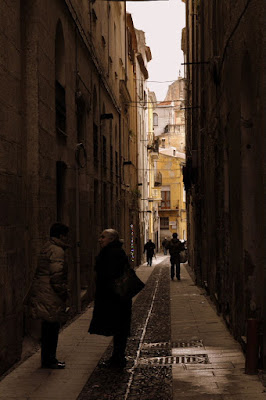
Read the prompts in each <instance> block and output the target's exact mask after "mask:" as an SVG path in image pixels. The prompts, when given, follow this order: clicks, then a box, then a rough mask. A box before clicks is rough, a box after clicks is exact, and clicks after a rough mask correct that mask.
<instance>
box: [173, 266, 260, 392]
mask: <svg viewBox="0 0 266 400" xmlns="http://www.w3.org/2000/svg"><path fill="white" fill-rule="evenodd" d="M188 269H189V267H187V268H186V267H185V266H184V265H183V264H181V281H180V282H179V281H173V282H170V291H171V329H172V342H173V343H178V342H180V341H184V342H186V341H187V342H189V341H191V340H195V341H196V340H201V341H202V343H203V346H202V347H198V348H197V349H196V348H195V347H193V348H192V347H190V348H183V349H180V348H173V349H172V355H173V356H174V355H181V354H193V355H195V354H200V355H202V354H207V356H208V358H209V361H210V363H209V364H173V366H172V373H173V400H182V399H184V400H253V399H254V400H263V399H264V400H266V390H265V388H264V387H263V385H262V383H261V381H260V380H259V378H258V376H257V375H253V376H252V375H246V374H245V358H244V355H243V353H242V350H241V347H240V345H239V343H238V342H236V341H235V340H234V338H233V337H232V336H231V335H230V333H229V332H228V330H227V328H226V326H225V323H224V321H223V319H222V318H221V317H219V316H218V315H217V313H216V310H215V307H214V305H213V304H212V303H211V302H210V300H209V298H208V296H206V292H205V290H204V289H202V288H199V287H197V286H195V285H194V283H193V281H192V279H191V277H190V275H189V273H188Z"/></svg>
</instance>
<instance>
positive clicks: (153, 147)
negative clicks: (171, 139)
mask: <svg viewBox="0 0 266 400" xmlns="http://www.w3.org/2000/svg"><path fill="white" fill-rule="evenodd" d="M147 149H148V150H150V151H152V152H153V153H158V152H159V140H158V139H153V141H151V142H149V144H148V146H147Z"/></svg>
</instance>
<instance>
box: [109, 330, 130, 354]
mask: <svg viewBox="0 0 266 400" xmlns="http://www.w3.org/2000/svg"><path fill="white" fill-rule="evenodd" d="M126 345H127V334H126V333H122V332H121V333H117V334H116V335H114V349H113V355H112V357H114V358H116V359H123V358H124V357H125V350H126Z"/></svg>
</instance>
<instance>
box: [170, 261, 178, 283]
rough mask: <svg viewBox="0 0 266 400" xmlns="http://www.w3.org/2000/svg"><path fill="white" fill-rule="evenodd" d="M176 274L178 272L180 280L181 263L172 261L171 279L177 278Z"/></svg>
mask: <svg viewBox="0 0 266 400" xmlns="http://www.w3.org/2000/svg"><path fill="white" fill-rule="evenodd" d="M175 267H176V268H175ZM175 269H176V271H175ZM175 272H176V277H177V279H180V262H179V261H176V260H175V261H172V260H171V278H172V279H173V278H174V276H175Z"/></svg>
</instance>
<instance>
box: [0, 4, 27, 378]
mask: <svg viewBox="0 0 266 400" xmlns="http://www.w3.org/2000/svg"><path fill="white" fill-rule="evenodd" d="M0 8H1V11H0V76H1V90H0V125H1V129H0V221H1V223H0V260H1V261H0V293H1V297H0V360H1V361H0V363H1V367H0V371H1V370H3V369H4V368H6V367H8V366H9V365H10V364H11V363H13V362H14V361H15V360H16V359H17V358H18V354H19V353H20V351H21V345H22V340H21V329H20V330H19V329H17V326H18V325H19V326H20V327H21V326H22V315H21V299H22V297H23V289H24V279H25V277H24V271H25V249H24V239H25V215H24V212H25V199H24V196H23V185H24V182H23V176H22V175H23V174H22V166H23V131H22V102H21V83H22V79H21V35H20V23H19V16H20V4H19V2H14V4H12V6H11V5H10V2H8V1H3V2H1V7H0ZM18 305H20V306H19V307H18Z"/></svg>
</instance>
